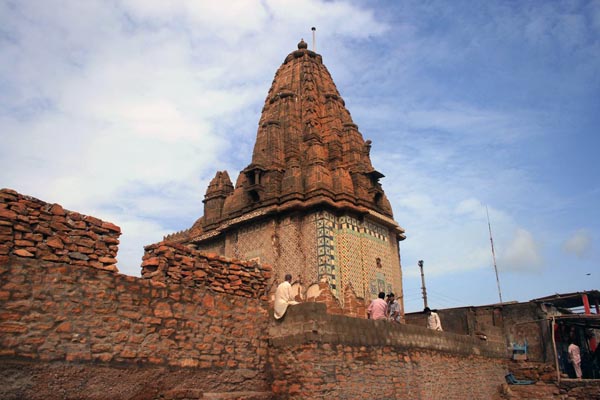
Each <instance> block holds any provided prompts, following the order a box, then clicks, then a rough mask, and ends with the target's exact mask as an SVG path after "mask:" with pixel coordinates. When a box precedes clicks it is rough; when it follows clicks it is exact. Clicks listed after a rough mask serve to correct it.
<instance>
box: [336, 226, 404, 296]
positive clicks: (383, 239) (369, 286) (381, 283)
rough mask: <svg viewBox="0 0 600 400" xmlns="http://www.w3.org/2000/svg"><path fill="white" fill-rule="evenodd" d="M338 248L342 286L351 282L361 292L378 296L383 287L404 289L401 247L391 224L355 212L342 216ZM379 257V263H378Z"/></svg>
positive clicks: (387, 290)
mask: <svg viewBox="0 0 600 400" xmlns="http://www.w3.org/2000/svg"><path fill="white" fill-rule="evenodd" d="M337 226H338V230H337V232H336V238H335V242H336V248H337V256H338V260H339V269H340V275H341V282H342V286H343V287H345V286H346V285H347V284H348V283H351V284H352V286H353V287H354V290H355V292H356V294H357V295H358V296H362V297H364V298H365V299H371V298H375V297H377V294H378V293H379V292H380V291H383V292H386V293H389V292H391V291H396V292H400V293H401V290H402V282H401V276H400V260H399V257H398V249H397V247H396V246H395V245H394V240H391V238H392V234H393V233H390V232H389V230H388V229H387V228H385V227H384V226H381V225H379V224H377V223H374V222H372V221H368V220H365V221H363V222H361V221H360V220H358V219H357V218H354V217H351V216H341V217H339V218H338V225H337ZM377 259H379V263H377Z"/></svg>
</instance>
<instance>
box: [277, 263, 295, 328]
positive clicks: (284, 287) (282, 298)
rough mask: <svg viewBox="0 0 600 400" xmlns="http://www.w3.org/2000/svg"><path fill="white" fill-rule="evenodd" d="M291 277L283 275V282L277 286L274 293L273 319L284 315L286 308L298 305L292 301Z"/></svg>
mask: <svg viewBox="0 0 600 400" xmlns="http://www.w3.org/2000/svg"><path fill="white" fill-rule="evenodd" d="M291 282H292V275H291V274H285V280H284V281H283V282H281V283H280V284H279V286H277V290H276V291H275V312H274V316H275V319H280V318H282V317H283V316H284V315H285V312H286V311H287V308H288V306H293V305H295V304H298V302H297V301H295V300H294V297H295V296H294V293H293V292H292V284H291Z"/></svg>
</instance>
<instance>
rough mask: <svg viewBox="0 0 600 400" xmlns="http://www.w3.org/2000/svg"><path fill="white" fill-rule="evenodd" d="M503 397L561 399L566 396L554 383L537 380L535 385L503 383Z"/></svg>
mask: <svg viewBox="0 0 600 400" xmlns="http://www.w3.org/2000/svg"><path fill="white" fill-rule="evenodd" d="M502 395H503V397H502V398H503V399H507V400H560V399H563V398H564V397H563V396H561V394H560V389H559V388H558V387H557V386H556V385H555V384H552V383H542V382H537V383H535V384H533V385H508V384H504V385H502Z"/></svg>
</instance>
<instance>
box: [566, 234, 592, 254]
mask: <svg viewBox="0 0 600 400" xmlns="http://www.w3.org/2000/svg"><path fill="white" fill-rule="evenodd" d="M591 248H592V236H591V234H590V232H589V231H587V230H585V229H580V230H578V231H576V232H574V233H573V234H572V235H571V236H570V237H569V238H568V239H567V240H565V241H564V243H563V245H562V249H563V250H564V251H565V252H567V253H570V254H574V255H575V256H577V257H578V258H584V257H585V256H587V255H588V254H589V253H590V251H591Z"/></svg>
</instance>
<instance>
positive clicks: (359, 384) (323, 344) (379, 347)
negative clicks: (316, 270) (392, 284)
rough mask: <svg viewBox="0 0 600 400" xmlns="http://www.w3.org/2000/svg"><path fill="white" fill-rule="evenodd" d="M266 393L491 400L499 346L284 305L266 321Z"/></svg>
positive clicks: (311, 306)
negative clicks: (274, 319) (269, 385)
mask: <svg viewBox="0 0 600 400" xmlns="http://www.w3.org/2000/svg"><path fill="white" fill-rule="evenodd" d="M269 337H270V339H269V340H270V345H271V351H270V352H269V361H270V365H271V368H272V375H273V392H274V393H275V394H276V396H277V397H278V398H282V399H288V398H290V399H306V398H311V399H320V398H340V399H366V398H369V399H400V398H406V399H461V400H462V399H466V398H468V399H486V400H488V399H492V398H494V396H497V395H498V393H499V388H500V386H501V385H502V383H503V382H504V375H505V374H506V366H505V362H504V360H505V349H504V348H503V346H500V345H497V344H494V343H489V342H485V341H481V340H479V339H475V338H471V337H468V336H460V335H454V334H450V333H441V332H434V331H431V330H427V329H426V328H421V327H417V326H410V325H397V324H391V323H388V322H386V321H370V320H363V319H357V318H348V317H345V316H340V315H330V314H326V311H325V306H324V305H323V304H319V303H308V304H302V305H299V306H294V307H291V308H290V309H289V311H288V315H286V316H285V318H284V321H283V322H281V323H274V324H272V326H271V328H270V331H269Z"/></svg>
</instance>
